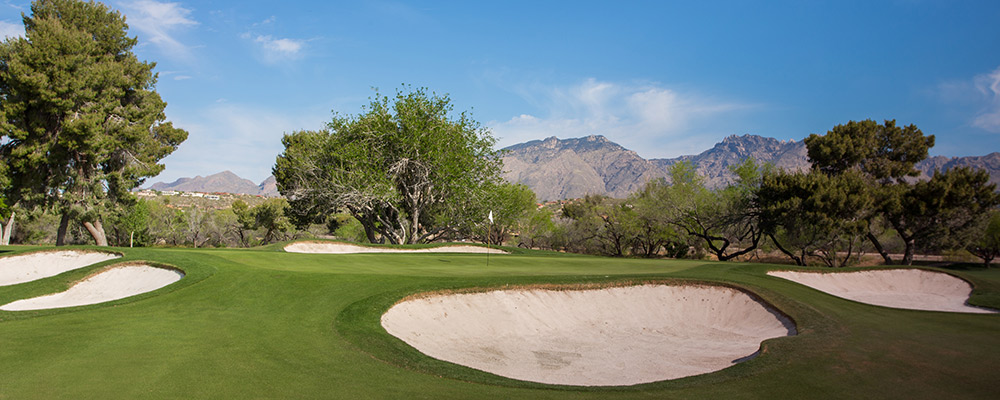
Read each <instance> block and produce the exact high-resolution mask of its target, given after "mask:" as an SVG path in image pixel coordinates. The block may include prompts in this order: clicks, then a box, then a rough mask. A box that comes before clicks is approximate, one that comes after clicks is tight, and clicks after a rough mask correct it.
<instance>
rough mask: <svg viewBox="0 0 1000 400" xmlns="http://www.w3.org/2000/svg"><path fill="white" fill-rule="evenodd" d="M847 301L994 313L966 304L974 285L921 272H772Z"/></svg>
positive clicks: (919, 308)
mask: <svg viewBox="0 0 1000 400" xmlns="http://www.w3.org/2000/svg"><path fill="white" fill-rule="evenodd" d="M767 274H768V275H771V276H776V277H779V278H784V279H788V280H790V281H793V282H797V283H800V284H803V285H806V286H809V287H811V288H813V289H816V290H819V291H822V292H826V293H829V294H832V295H834V296H837V297H842V298H845V299H848V300H854V301H857V302H861V303H865V304H872V305H877V306H884V307H893V308H905V309H910V310H927V311H949V312H964V313H984V314H985V313H994V312H995V311H992V310H988V309H985V308H979V307H973V306H970V305H967V304H965V302H966V301H968V300H969V295H970V294H971V293H972V286H970V285H969V283H968V282H966V281H963V280H961V279H959V278H956V277H954V276H951V275H948V274H945V273H940V272H932V271H925V270H920V269H883V270H870V271H854V272H828V273H821V272H797V271H770V272H768V273H767Z"/></svg>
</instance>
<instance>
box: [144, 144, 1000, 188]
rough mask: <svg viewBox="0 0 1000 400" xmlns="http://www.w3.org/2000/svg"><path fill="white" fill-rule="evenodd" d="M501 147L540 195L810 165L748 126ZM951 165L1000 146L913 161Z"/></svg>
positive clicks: (516, 174)
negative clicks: (674, 142) (667, 144)
mask: <svg viewBox="0 0 1000 400" xmlns="http://www.w3.org/2000/svg"><path fill="white" fill-rule="evenodd" d="M504 150H505V151H506V152H505V153H506V154H504V156H503V161H504V178H505V179H507V180H508V181H510V182H517V183H523V184H525V185H527V186H528V187H530V188H531V189H532V190H534V191H535V194H536V195H537V197H538V199H539V200H561V199H572V198H579V197H583V196H585V195H587V194H602V195H608V196H611V197H617V198H624V197H627V196H628V195H629V194H631V193H633V192H635V191H637V190H639V189H641V188H642V187H643V185H645V184H646V182H648V181H649V180H651V179H656V178H666V179H667V180H668V181H669V172H668V171H669V168H670V166H671V165H673V164H675V163H677V162H680V161H690V162H691V163H693V164H694V165H695V168H696V169H697V171H698V173H699V174H700V175H702V176H703V177H704V178H705V183H706V185H707V186H709V187H721V186H724V185H727V184H729V183H730V182H732V179H733V175H732V174H731V173H730V172H729V166H730V165H734V164H737V163H739V162H742V161H743V160H744V159H746V158H747V157H754V158H755V159H756V160H758V161H761V162H769V163H771V164H774V165H775V166H777V167H779V168H782V169H785V170H792V171H795V170H807V169H809V167H810V164H809V159H808V155H807V151H806V146H805V142H803V141H795V140H786V141H782V140H778V139H775V138H770V137H765V136H760V135H753V134H744V135H739V136H738V135H731V136H728V137H726V138H724V139H723V140H722V141H721V142H719V143H716V144H715V145H714V146H713V147H712V148H710V149H708V150H705V151H703V152H701V153H699V154H694V155H684V156H680V157H674V158H651V159H645V158H642V157H641V156H639V154H638V153H636V152H635V151H633V150H630V149H627V148H625V147H623V146H622V145H620V144H618V143H615V142H612V141H611V140H609V139H608V138H606V137H604V136H601V135H590V136H584V137H579V138H568V139H559V138H556V137H555V136H552V137H548V138H545V139H539V140H531V141H528V142H524V143H518V144H514V145H511V146H508V147H506V148H504ZM958 166H969V167H974V168H980V169H985V170H987V172H989V173H990V182H992V183H997V184H1000V152H994V153H990V154H987V155H983V156H967V157H945V156H934V157H929V158H927V159H926V160H923V161H921V162H919V163H917V165H916V169H917V170H918V171H920V174H921V175H920V176H919V177H918V178H919V179H929V178H930V176H931V175H932V174H933V172H934V171H935V170H948V169H950V168H954V167H958ZM149 188H150V189H153V190H161V191H162V190H178V191H192V192H223V193H243V194H251V195H262V196H270V197H276V196H280V194H279V193H278V188H277V185H276V182H275V179H274V176H268V177H267V179H265V180H264V181H263V182H261V183H260V184H255V183H254V182H253V181H251V180H249V179H244V178H241V177H239V176H237V175H236V174H235V173H233V172H232V171H228V170H227V171H222V172H219V173H216V174H212V175H208V176H204V177H203V176H200V175H199V176H196V177H194V178H188V177H185V178H179V179H177V180H175V181H174V182H171V183H163V182H157V183H154V184H152V185H151V186H150V187H149Z"/></svg>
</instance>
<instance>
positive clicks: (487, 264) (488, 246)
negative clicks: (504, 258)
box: [486, 210, 493, 268]
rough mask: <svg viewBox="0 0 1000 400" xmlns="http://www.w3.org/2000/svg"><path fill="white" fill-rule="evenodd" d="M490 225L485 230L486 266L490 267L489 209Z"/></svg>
mask: <svg viewBox="0 0 1000 400" xmlns="http://www.w3.org/2000/svg"><path fill="white" fill-rule="evenodd" d="M488 219H489V220H490V227H489V229H488V230H487V231H486V268H489V267H490V240H491V239H493V210H490V216H489V217H488Z"/></svg>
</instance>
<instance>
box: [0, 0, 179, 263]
mask: <svg viewBox="0 0 1000 400" xmlns="http://www.w3.org/2000/svg"><path fill="white" fill-rule="evenodd" d="M24 26H25V37H23V38H10V39H7V40H5V41H4V42H3V43H0V132H2V135H3V140H2V141H0V143H2V147H0V157H2V159H3V161H4V162H5V163H6V164H7V165H8V167H9V168H8V170H7V176H8V178H9V185H7V186H5V193H4V194H5V195H6V197H7V200H8V202H10V203H11V204H20V205H23V206H43V207H49V208H52V209H55V210H56V211H57V212H58V213H60V214H61V216H62V219H61V222H60V230H59V232H60V235H59V239H58V240H57V243H58V244H62V243H63V237H64V236H65V232H66V227H67V225H68V223H69V222H70V220H71V219H76V220H79V221H81V222H83V224H84V226H85V227H86V228H87V230H88V231H89V232H90V234H91V235H92V236H93V238H94V239H95V241H96V243H97V244H98V245H107V239H106V237H105V233H104V229H103V226H102V224H101V219H102V217H104V214H105V210H107V209H109V208H110V207H109V206H112V205H114V204H116V203H118V202H120V201H122V200H123V199H125V198H127V197H129V196H131V194H130V193H129V190H131V189H132V188H135V187H137V186H138V185H140V184H141V183H142V182H143V180H144V179H145V178H146V177H150V176H155V175H156V174H158V173H159V172H160V171H161V170H162V169H163V165H161V164H158V163H157V162H158V161H159V160H160V159H162V158H163V157H165V156H167V155H168V154H170V153H171V152H173V150H175V149H176V148H177V146H178V145H179V144H180V143H181V142H183V141H184V140H185V139H186V138H187V132H185V131H184V130H181V129H178V128H174V127H173V126H172V124H171V123H170V122H167V121H166V117H165V115H164V113H163V110H164V108H165V107H166V103H165V102H164V101H163V100H162V99H161V98H160V96H159V95H158V94H157V93H156V92H155V91H154V86H155V83H156V75H155V74H154V73H153V68H154V66H155V64H154V63H150V62H143V61H139V60H138V59H137V58H136V56H135V55H134V54H133V53H132V48H133V47H134V46H135V45H136V44H137V40H136V39H135V38H134V37H129V36H128V25H126V23H125V18H124V17H123V16H122V15H121V14H120V13H118V12H117V11H112V10H110V9H108V8H107V7H106V6H105V5H103V4H100V3H94V2H82V1H78V0H36V1H35V2H33V3H32V5H31V15H30V16H24Z"/></svg>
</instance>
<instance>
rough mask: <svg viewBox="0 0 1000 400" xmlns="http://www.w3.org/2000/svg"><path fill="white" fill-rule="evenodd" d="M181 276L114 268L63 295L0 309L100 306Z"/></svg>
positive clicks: (147, 268)
mask: <svg viewBox="0 0 1000 400" xmlns="http://www.w3.org/2000/svg"><path fill="white" fill-rule="evenodd" d="M183 277H184V273H182V272H180V271H177V270H173V269H166V268H157V267H151V266H148V265H125V266H117V267H112V268H110V269H107V270H105V271H103V272H100V273H98V274H96V275H93V276H91V277H89V278H87V279H84V280H82V281H80V282H79V283H77V284H75V285H73V286H72V287H70V288H69V289H68V290H66V291H65V292H61V293H55V294H50V295H46V296H40V297H35V298H31V299H24V300H18V301H15V302H12V303H7V304H4V305H3V306H0V310H5V311H22V310H41V309H46V308H63V307H74V306H83V305H87V304H97V303H103V302H106V301H111V300H118V299H123V298H126V297H130V296H135V295H137V294H141V293H146V292H151V291H154V290H156V289H159V288H161V287H164V286H167V285H169V284H171V283H174V282H177V281H178V280H180V279H181V278H183Z"/></svg>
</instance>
